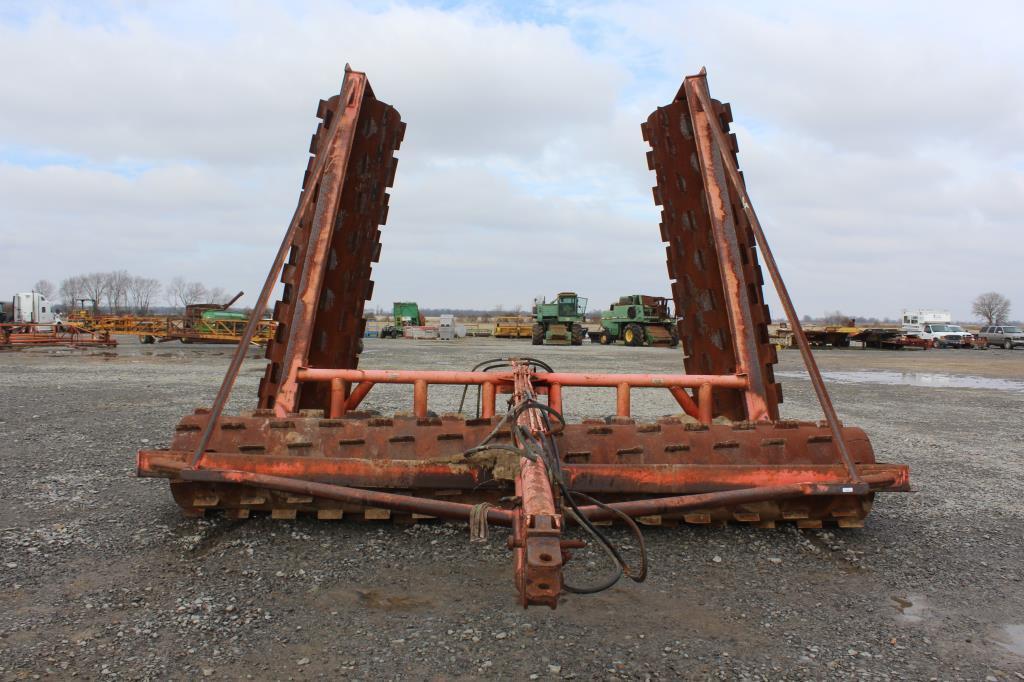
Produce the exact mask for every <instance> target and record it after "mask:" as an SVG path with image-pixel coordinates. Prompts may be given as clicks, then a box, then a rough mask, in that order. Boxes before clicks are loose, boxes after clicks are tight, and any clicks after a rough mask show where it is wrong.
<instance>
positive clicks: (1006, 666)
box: [0, 339, 1024, 680]
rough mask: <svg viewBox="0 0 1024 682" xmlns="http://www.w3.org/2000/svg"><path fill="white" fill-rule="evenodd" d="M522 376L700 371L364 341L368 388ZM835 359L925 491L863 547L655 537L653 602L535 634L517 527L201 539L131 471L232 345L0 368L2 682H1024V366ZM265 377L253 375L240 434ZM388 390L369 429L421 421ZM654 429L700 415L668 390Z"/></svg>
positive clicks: (603, 358) (540, 613) (816, 536)
mask: <svg viewBox="0 0 1024 682" xmlns="http://www.w3.org/2000/svg"><path fill="white" fill-rule="evenodd" d="M516 353H531V354H534V355H537V356H539V357H541V358H543V359H545V360H547V361H548V362H550V363H552V364H553V365H554V366H555V367H556V369H563V370H574V369H577V370H578V369H583V368H590V369H594V370H606V371H655V372H657V371H672V370H674V369H676V367H677V366H678V364H679V356H678V355H677V354H676V353H675V352H673V351H669V350H665V349H633V348H624V347H607V348H606V347H600V346H585V347H582V348H533V347H530V346H529V345H528V344H524V343H522V342H515V341H507V342H502V341H497V340H489V339H488V340H468V339H467V340H462V341H460V342H456V343H453V344H441V343H438V342H412V341H395V342H387V341H377V340H368V341H367V350H366V353H365V354H364V366H367V367H389V366H391V367H400V366H401V367H410V368H415V367H420V368H429V367H453V368H467V367H470V366H472V365H473V364H475V363H476V362H477V361H478V360H482V359H485V358H488V357H494V356H498V355H508V354H516ZM781 355H782V359H781V363H780V371H781V372H782V373H783V376H784V377H785V378H784V380H783V382H784V388H785V395H786V402H785V404H784V414H785V416H786V417H789V418H802V419H806V418H817V416H818V413H817V411H816V410H815V407H814V402H813V397H812V393H811V390H810V385H809V383H808V382H807V380H806V379H805V378H804V377H803V376H802V375H801V374H800V372H799V368H800V365H799V357H798V356H797V354H796V353H795V352H788V351H787V352H783V353H781ZM818 358H819V361H820V363H821V365H822V367H823V368H824V369H825V370H826V371H828V372H829V373H834V376H836V377H837V378H838V379H840V380H841V381H838V382H834V383H833V384H832V394H833V398H834V400H835V402H836V405H837V406H838V409H839V412H840V415H841V416H842V418H843V419H844V420H846V421H847V422H848V423H851V424H857V425H859V426H861V427H863V428H864V429H865V430H866V431H867V432H868V433H869V434H870V435H871V437H872V439H873V443H874V445H875V449H876V452H878V454H879V459H880V460H883V461H902V462H907V463H909V464H910V465H911V468H912V480H913V483H914V487H915V489H916V491H917V492H915V493H912V494H901V495H896V494H893V495H887V496H880V497H879V499H878V500H877V501H876V504H875V510H874V511H873V512H872V514H871V515H870V517H869V518H868V523H867V526H866V528H864V529H862V530H841V531H840V530H830V531H797V530H795V529H793V528H790V527H786V528H783V527H780V528H778V529H775V530H764V529H755V528H748V527H741V526H737V527H729V528H718V529H712V528H703V527H691V526H680V527H679V528H674V529H670V528H648V529H646V531H645V533H646V538H647V544H648V548H649V553H650V560H651V574H650V577H649V579H648V581H647V582H646V583H643V584H639V585H638V584H634V583H628V584H627V583H622V584H620V585H619V586H617V587H616V588H614V589H613V590H611V591H608V592H605V593H602V594H600V595H596V596H590V597H569V598H566V599H565V600H564V602H563V603H562V604H561V605H560V606H559V608H558V609H557V610H555V611H551V610H547V609H544V610H541V609H531V610H529V611H524V610H522V609H520V608H519V607H517V606H516V605H515V602H514V587H513V585H512V582H511V561H510V555H509V553H508V552H507V551H506V550H505V549H504V541H505V537H506V536H505V533H504V532H503V531H502V530H501V529H498V530H496V531H495V532H493V533H492V536H491V539H490V542H489V543H488V544H486V545H478V544H473V545H470V544H469V543H468V542H467V534H466V531H465V528H464V527H461V526H456V525H451V524H442V523H421V524H419V525H416V526H411V527H398V526H393V525H388V524H380V525H378V524H375V523H355V522H316V521H312V520H305V519H300V520H298V521H295V522H283V521H272V520H270V519H267V518H254V519H251V520H248V521H229V520H225V519H222V518H216V517H215V518H211V519H208V520H188V519H184V518H182V517H181V515H180V514H179V512H178V509H177V507H176V506H175V505H174V504H173V502H172V501H171V498H170V494H169V492H168V490H167V483H166V481H163V480H157V479H147V480H139V479H136V478H134V453H135V451H136V450H137V449H139V448H140V447H155V446H163V445H166V444H167V443H168V442H169V440H170V436H171V432H172V428H173V425H174V424H175V422H176V421H177V420H178V418H179V417H180V416H182V415H183V414H185V413H186V412H188V411H190V410H191V409H192V408H193V407H195V406H196V405H199V404H209V402H210V401H211V399H212V397H213V394H214V393H215V391H216V387H217V382H218V380H219V377H220V374H221V372H222V371H223V369H224V367H225V365H226V363H227V360H228V355H227V350H226V349H225V348H224V347H217V346H181V345H177V344H174V345H173V346H172V345H171V344H168V345H166V346H156V347H153V346H148V347H147V346H139V345H138V344H136V343H135V342H134V340H132V339H122V344H121V346H120V347H119V348H118V349H117V350H116V352H113V353H106V352H102V353H101V352H92V351H84V352H69V351H59V352H58V351H54V352H49V351H42V350H34V351H21V352H9V353H4V354H0V376H2V380H0V381H2V385H3V387H4V390H3V391H2V392H0V407H2V410H0V497H2V500H3V504H2V506H0V598H2V602H0V603H2V608H0V678H3V679H24V678H36V677H58V678H64V677H70V676H77V677H81V678H89V679H91V678H109V679H119V678H126V679H147V678H164V677H173V678H186V677H187V678H192V677H209V678H213V679H217V678H226V679H238V678H253V679H266V678H276V679H306V678H318V677H331V678H337V677H352V678H357V679H370V678H409V677H411V678H477V677H481V676H487V677H499V678H515V679H555V678H577V679H591V678H616V677H622V678H630V679H633V678H678V677H688V678H692V677H698V678H722V679H734V678H747V679H780V678H785V679H822V678H835V679H849V678H851V677H863V678H885V679H890V678H903V679H972V680H981V679H997V680H1003V679H1011V680H1016V679H1024V585H1022V584H1021V579H1022V568H1021V565H1022V559H1024V531H1022V525H1021V521H1022V517H1024V503H1022V485H1021V481H1022V476H1021V473H1020V472H1021V468H1022V465H1024V448H1022V446H1021V443H1024V438H1022V435H1024V434H1022V420H1021V415H1022V408H1024V352H1021V351H1002V350H991V351H985V352H982V351H955V350H943V351H927V352H901V353H893V352H884V351H876V352H872V351H857V350H837V351H822V352H820V353H819V354H818ZM262 364H263V363H262V361H261V360H259V359H257V358H255V357H254V358H253V359H252V360H250V361H248V363H247V364H246V366H245V367H244V369H243V374H242V377H241V379H240V382H239V386H238V389H237V390H236V394H237V398H236V400H235V401H234V404H233V406H232V408H233V409H234V410H237V409H247V408H250V407H251V406H252V403H253V396H254V394H255V387H256V383H257V381H258V378H259V376H260V374H261V373H262ZM965 376H971V377H975V378H977V377H981V378H982V379H975V380H971V381H965V380H964V377H965ZM985 378H987V379H996V380H998V379H1004V380H1005V379H1009V380H1010V381H1009V382H1002V383H1000V382H999V381H986V380H985ZM960 383H966V384H969V385H971V386H973V387H970V388H961V387H958V384H960ZM384 388H385V387H378V388H376V389H374V393H372V394H371V397H372V399H371V400H369V402H370V406H371V407H376V408H377V409H381V410H382V411H388V410H395V409H401V410H407V409H408V402H409V398H408V396H406V395H403V394H402V393H401V389H399V388H398V387H389V388H392V389H394V390H383V389H384ZM379 389H380V390H379ZM431 397H432V404H431V407H432V408H433V409H435V410H436V411H438V412H443V411H447V410H450V409H452V408H453V407H454V406H455V404H456V402H457V392H454V391H449V392H443V391H437V392H436V393H435V392H432V394H431ZM566 401H567V412H568V414H569V416H571V417H573V418H579V417H581V416H603V415H605V414H608V413H611V412H612V411H613V398H612V396H611V392H610V391H609V392H607V393H605V392H600V393H596V394H584V393H582V392H579V393H577V392H573V393H569V392H567V394H566ZM633 409H634V412H635V413H636V414H637V415H638V416H640V417H648V418H649V417H656V416H658V415H661V414H665V413H669V412H678V408H675V407H674V404H673V403H672V402H671V399H669V398H667V397H666V396H662V395H661V394H660V393H658V392H654V391H649V392H638V393H637V394H636V395H635V397H634V400H633ZM611 532H612V534H613V535H614V537H616V538H617V539H618V540H619V541H620V542H622V543H624V544H626V545H628V543H629V538H628V537H627V536H626V535H625V533H623V532H622V531H619V530H612V531H611ZM581 562H582V563H581V565H585V562H586V557H584V558H583V559H582V560H581Z"/></svg>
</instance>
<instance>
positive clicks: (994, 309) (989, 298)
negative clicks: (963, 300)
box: [971, 291, 1010, 324]
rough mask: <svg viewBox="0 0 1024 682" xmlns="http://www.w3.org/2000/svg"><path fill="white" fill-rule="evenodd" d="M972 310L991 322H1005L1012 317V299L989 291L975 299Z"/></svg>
mask: <svg viewBox="0 0 1024 682" xmlns="http://www.w3.org/2000/svg"><path fill="white" fill-rule="evenodd" d="M971 312H972V313H974V314H975V315H977V316H978V317H980V318H983V319H984V320H985V321H986V322H988V323H989V324H1003V323H1004V322H1006V321H1007V320H1009V319H1010V299H1008V298H1006V297H1005V296H1003V295H1002V294H998V293H996V292H994V291H989V292H987V293H984V294H981V295H980V296H978V298H976V299H974V305H972V306H971Z"/></svg>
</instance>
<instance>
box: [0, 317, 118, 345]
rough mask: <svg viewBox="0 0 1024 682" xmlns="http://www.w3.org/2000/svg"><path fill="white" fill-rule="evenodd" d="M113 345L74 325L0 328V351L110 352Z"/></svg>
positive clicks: (102, 336) (101, 334)
mask: <svg viewBox="0 0 1024 682" xmlns="http://www.w3.org/2000/svg"><path fill="white" fill-rule="evenodd" d="M116 345H117V341H115V340H114V339H112V338H110V334H109V333H107V332H103V331H93V330H90V329H84V328H82V327H79V326H78V325H74V324H68V323H61V322H48V323H46V324H35V323H32V322H20V323H18V322H16V323H12V324H0V350H3V349H6V350H10V349H15V348H47V347H57V348H60V347H64V348H110V347H113V346H116Z"/></svg>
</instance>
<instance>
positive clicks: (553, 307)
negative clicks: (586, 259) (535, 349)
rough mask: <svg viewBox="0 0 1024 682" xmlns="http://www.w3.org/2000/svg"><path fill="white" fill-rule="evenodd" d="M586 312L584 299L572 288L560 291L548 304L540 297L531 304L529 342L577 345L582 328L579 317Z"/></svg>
mask: <svg viewBox="0 0 1024 682" xmlns="http://www.w3.org/2000/svg"><path fill="white" fill-rule="evenodd" d="M586 313H587V299H585V298H580V297H579V296H577V295H576V294H575V293H574V292H572V291H563V292H561V293H560V294H558V295H557V296H555V300H554V301H552V302H551V303H548V302H547V301H546V300H545V299H543V298H540V299H537V300H536V301H534V303H533V334H532V338H533V345H535V346H539V345H541V344H547V345H549V346H568V345H570V344H572V345H573V346H579V345H580V344H582V343H583V337H584V336H585V335H586V330H585V329H584V328H583V316H584V315H586Z"/></svg>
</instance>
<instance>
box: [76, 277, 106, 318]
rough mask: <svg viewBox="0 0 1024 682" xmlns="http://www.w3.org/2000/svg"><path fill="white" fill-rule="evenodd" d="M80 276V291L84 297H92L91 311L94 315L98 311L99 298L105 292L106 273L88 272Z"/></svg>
mask: <svg viewBox="0 0 1024 682" xmlns="http://www.w3.org/2000/svg"><path fill="white" fill-rule="evenodd" d="M81 277H82V293H83V294H85V297H86V298H89V299H92V312H93V314H94V315H95V314H96V313H98V312H99V311H100V299H102V298H103V296H104V295H106V293H107V275H106V274H105V273H102V272H90V273H89V274H88V275H82V276H81Z"/></svg>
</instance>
